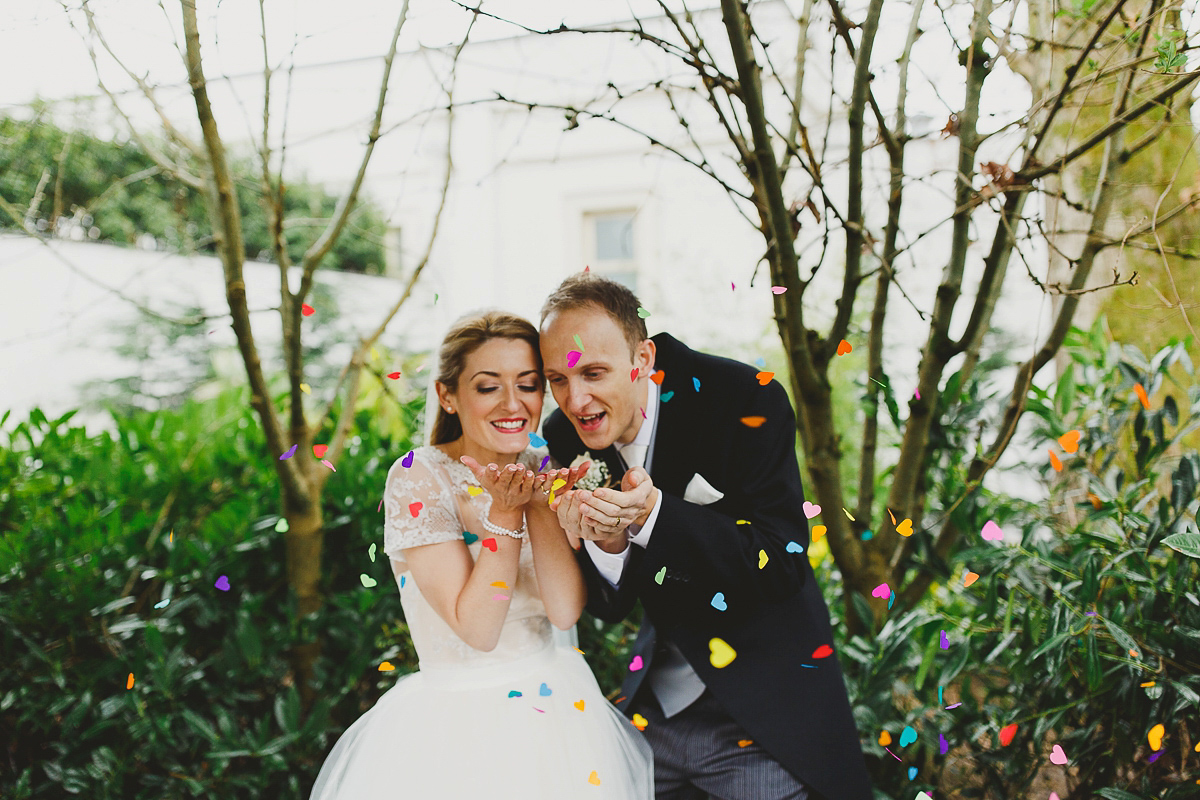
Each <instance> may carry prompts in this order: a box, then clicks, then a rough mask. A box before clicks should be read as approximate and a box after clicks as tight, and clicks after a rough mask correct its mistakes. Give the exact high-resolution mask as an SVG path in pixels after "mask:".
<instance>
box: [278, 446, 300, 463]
mask: <svg viewBox="0 0 1200 800" xmlns="http://www.w3.org/2000/svg"><path fill="white" fill-rule="evenodd" d="M295 454H296V445H292V447H291V449H289V450H288V451H287V452H286V453H284V454H283V455H281V456H280V457H279V460H280V461H283V460H284V459H285V458H291V457H292V456H294V455H295Z"/></svg>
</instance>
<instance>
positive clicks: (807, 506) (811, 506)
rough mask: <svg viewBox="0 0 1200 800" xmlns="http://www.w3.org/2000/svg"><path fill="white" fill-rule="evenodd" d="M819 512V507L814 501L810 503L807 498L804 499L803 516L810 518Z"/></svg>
mask: <svg viewBox="0 0 1200 800" xmlns="http://www.w3.org/2000/svg"><path fill="white" fill-rule="evenodd" d="M820 513H821V507H820V506H819V505H816V504H815V503H810V502H808V501H807V500H805V501H804V518H805V519H812V518H813V517H815V516H816V515H817V514H820Z"/></svg>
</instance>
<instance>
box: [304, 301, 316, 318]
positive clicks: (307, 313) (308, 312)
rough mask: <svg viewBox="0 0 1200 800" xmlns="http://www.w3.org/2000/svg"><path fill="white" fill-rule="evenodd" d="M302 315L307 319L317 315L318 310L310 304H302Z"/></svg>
mask: <svg viewBox="0 0 1200 800" xmlns="http://www.w3.org/2000/svg"><path fill="white" fill-rule="evenodd" d="M300 313H301V314H303V315H304V316H306V317H311V316H312V315H313V314H314V313H316V309H314V308H313V307H312V306H310V305H309V304H308V303H301V304H300Z"/></svg>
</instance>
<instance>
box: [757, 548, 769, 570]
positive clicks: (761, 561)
mask: <svg viewBox="0 0 1200 800" xmlns="http://www.w3.org/2000/svg"><path fill="white" fill-rule="evenodd" d="M766 565H767V551H766V550H759V551H758V568H759V569H762V568H763V567H765V566H766Z"/></svg>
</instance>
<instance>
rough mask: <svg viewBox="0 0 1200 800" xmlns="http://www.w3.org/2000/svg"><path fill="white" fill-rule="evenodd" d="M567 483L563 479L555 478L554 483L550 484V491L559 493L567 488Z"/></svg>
mask: <svg viewBox="0 0 1200 800" xmlns="http://www.w3.org/2000/svg"><path fill="white" fill-rule="evenodd" d="M566 485H567V482H566V481H564V480H563V479H562V478H555V479H554V483H552V484H550V491H552V492H557V491H558V490H559V489H561V488H562V487H564V486H566Z"/></svg>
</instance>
